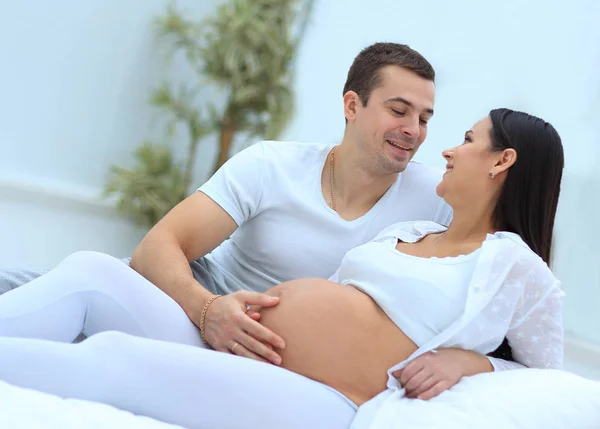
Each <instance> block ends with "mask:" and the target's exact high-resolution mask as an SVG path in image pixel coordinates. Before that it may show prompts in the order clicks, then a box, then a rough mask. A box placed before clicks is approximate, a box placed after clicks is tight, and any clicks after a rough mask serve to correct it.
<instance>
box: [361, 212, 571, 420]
mask: <svg viewBox="0 0 600 429" xmlns="http://www.w3.org/2000/svg"><path fill="white" fill-rule="evenodd" d="M444 230H445V227H443V226H440V225H438V224H435V223H433V222H402V223H398V224H394V225H392V226H390V227H388V228H386V229H385V230H384V231H382V232H381V233H380V234H379V235H378V236H377V237H376V238H375V239H374V240H377V241H385V240H397V239H400V240H402V241H404V242H415V241H418V240H420V239H421V238H423V237H424V236H425V235H427V234H431V233H436V232H441V231H444ZM563 297H564V292H563V291H562V290H561V288H560V282H559V281H558V280H557V279H556V278H555V277H554V275H553V273H552V272H551V271H550V269H549V268H548V266H547V265H546V263H545V262H544V261H543V260H542V259H541V258H540V257H539V256H538V255H536V254H535V253H534V252H533V251H532V250H531V249H530V248H529V247H528V246H527V245H526V244H525V243H524V242H523V240H522V239H521V238H520V237H519V236H518V235H516V234H513V233H508V232H498V233H495V234H488V236H487V238H486V240H485V241H484V243H483V244H482V247H481V252H480V255H479V259H478V261H477V265H476V267H475V271H474V273H473V276H472V278H471V282H470V284H469V287H468V293H467V301H466V304H465V310H464V312H463V313H462V314H461V315H460V316H459V318H458V319H457V320H455V321H454V322H453V323H452V324H451V325H450V326H448V328H447V329H445V330H444V331H443V332H441V333H440V334H439V335H437V336H436V337H434V338H432V339H431V340H430V341H428V342H427V343H425V344H424V345H423V346H421V347H420V348H419V349H418V350H417V351H415V352H414V353H413V354H412V355H411V356H409V357H408V358H407V359H406V360H404V361H403V362H400V363H398V364H397V365H395V366H394V367H392V368H390V369H389V371H388V375H389V378H388V383H387V387H388V389H387V390H385V391H384V392H382V393H380V394H379V395H377V396H376V397H375V398H373V399H371V400H370V401H368V402H366V403H365V404H363V405H362V406H361V407H360V408H359V410H358V413H357V416H356V419H355V420H354V423H353V424H352V426H351V428H352V429H363V428H371V429H383V428H386V429H387V428H393V427H395V426H394V425H395V423H394V422H396V423H397V424H398V428H400V427H402V416H401V409H402V407H401V406H398V405H399V404H400V403H401V402H402V401H409V400H410V399H408V398H405V397H404V393H405V392H404V389H403V388H402V386H400V384H399V382H398V380H396V379H395V378H394V377H393V376H392V375H391V373H392V372H393V371H395V370H397V369H400V368H403V367H405V366H406V365H407V364H408V363H409V362H410V361H412V360H413V359H415V358H416V357H418V356H420V355H422V354H423V353H426V352H428V351H431V350H435V349H438V348H448V347H456V348H462V349H465V350H473V351H476V352H478V353H481V354H484V355H485V354H487V353H490V352H492V351H493V350H495V349H496V348H497V347H498V346H499V345H500V344H501V343H502V341H503V339H504V338H505V337H506V338H507V339H508V341H509V344H510V346H511V348H512V352H513V357H514V359H515V360H516V361H518V362H520V363H521V364H523V365H525V366H527V367H530V368H555V369H561V368H562V365H563V323H562V302H563Z"/></svg>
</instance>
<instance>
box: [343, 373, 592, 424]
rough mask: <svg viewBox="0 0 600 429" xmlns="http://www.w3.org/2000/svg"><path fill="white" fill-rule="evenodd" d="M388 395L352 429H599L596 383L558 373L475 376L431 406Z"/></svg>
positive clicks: (361, 415) (394, 393) (366, 410)
mask: <svg viewBox="0 0 600 429" xmlns="http://www.w3.org/2000/svg"><path fill="white" fill-rule="evenodd" d="M387 395H389V396H388V397H387V398H382V402H384V405H383V406H382V407H380V406H378V405H379V404H375V403H374V404H369V403H367V404H368V405H367V404H365V405H363V407H365V408H364V409H363V413H359V415H358V416H357V418H356V419H355V421H354V424H353V425H352V428H353V429H355V428H356V429H358V428H360V429H363V428H369V429H423V428H444V429H600V382H598V381H592V380H588V379H585V378H583V377H580V376H578V375H575V374H571V373H568V372H565V371H559V370H543V369H518V370H513V371H503V372H498V373H485V374H479V375H476V376H473V377H467V378H463V379H462V380H461V381H460V382H459V383H458V384H457V385H455V386H454V387H453V388H451V389H450V390H447V391H446V392H444V393H442V394H441V395H439V396H437V397H435V398H433V399H431V400H429V401H420V400H415V399H408V398H406V397H405V396H404V389H400V390H395V391H393V390H389V391H388V392H387ZM384 396H385V395H384ZM383 399H387V400H385V401H384V400H383ZM369 408H371V409H369ZM370 413H374V414H376V418H375V419H373V416H369V415H368V414H370Z"/></svg>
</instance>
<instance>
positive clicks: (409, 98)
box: [344, 66, 435, 174]
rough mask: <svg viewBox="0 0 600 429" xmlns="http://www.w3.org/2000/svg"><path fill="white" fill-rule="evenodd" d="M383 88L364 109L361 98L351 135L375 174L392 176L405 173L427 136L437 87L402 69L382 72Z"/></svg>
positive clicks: (350, 121)
mask: <svg viewBox="0 0 600 429" xmlns="http://www.w3.org/2000/svg"><path fill="white" fill-rule="evenodd" d="M379 77H380V85H379V87H377V88H375V89H374V90H373V91H372V92H371V95H370V97H369V100H368V103H367V105H366V106H363V105H362V103H361V102H360V100H359V98H358V96H357V95H356V94H355V93H352V94H354V95H355V96H356V103H355V105H354V110H353V111H351V112H350V114H349V109H348V107H349V104H348V101H349V100H350V97H351V96H352V94H349V95H347V96H346V97H345V98H344V101H345V105H346V117H347V119H348V126H349V127H351V128H349V131H350V132H351V133H352V135H353V140H354V141H355V143H356V144H357V145H358V148H359V150H360V151H361V152H362V154H363V158H364V159H365V161H367V160H369V161H368V162H369V164H370V168H371V169H372V170H373V172H374V173H378V174H393V173H399V172H402V171H404V170H405V169H406V166H407V165H408V162H409V161H410V160H411V159H412V157H413V156H414V155H415V153H416V152H417V150H418V149H419V147H420V146H421V143H423V141H424V140H425V137H426V136H427V121H429V119H430V118H431V116H432V115H433V104H434V92H435V91H434V83H433V82H432V81H430V80H427V79H425V78H422V77H421V76H419V75H417V74H416V73H414V72H412V71H410V70H407V69H405V68H402V67H399V66H386V67H383V68H381V69H380V70H379Z"/></svg>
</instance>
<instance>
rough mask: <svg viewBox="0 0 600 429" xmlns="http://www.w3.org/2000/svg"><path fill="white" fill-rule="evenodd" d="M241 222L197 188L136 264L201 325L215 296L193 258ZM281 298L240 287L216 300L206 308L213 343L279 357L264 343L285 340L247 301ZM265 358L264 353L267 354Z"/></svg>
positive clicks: (142, 248)
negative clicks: (196, 271) (197, 272)
mask: <svg viewBox="0 0 600 429" xmlns="http://www.w3.org/2000/svg"><path fill="white" fill-rule="evenodd" d="M236 228H237V224H236V223H235V221H234V220H233V218H232V217H231V216H230V215H229V214H228V213H227V212H226V211H225V210H223V209H222V208H221V207H220V206H219V205H218V204H217V203H215V202H214V201H213V200H212V199H211V198H209V197H208V196H206V195H205V194H204V193H202V192H196V193H194V194H193V195H191V196H190V197H188V198H186V199H185V200H184V201H182V202H181V203H179V204H178V205H177V206H176V207H174V208H173V209H172V210H171V211H170V212H169V213H168V214H167V215H166V216H165V217H164V218H163V219H162V220H161V221H159V222H158V223H157V224H156V225H155V226H154V228H152V229H151V230H150V231H149V232H148V234H147V235H146V237H144V239H143V240H142V242H141V243H140V245H139V246H138V247H137V248H136V249H135V251H134V254H133V258H132V260H131V264H130V265H131V267H132V268H133V269H134V270H136V271H137V272H138V273H140V274H141V275H142V276H144V277H145V278H146V279H148V280H149V281H150V282H152V283H154V284H155V285H156V286H158V287H159V288H160V289H162V290H163V291H164V292H165V293H166V294H167V295H169V296H170V297H171V298H173V300H175V301H176V302H177V303H178V304H179V305H180V306H181V308H183V310H184V311H185V313H186V314H187V315H188V317H189V318H190V320H192V322H194V323H195V324H196V325H199V322H200V313H201V312H202V309H203V307H204V305H205V304H206V302H207V301H208V300H209V299H210V298H211V297H212V296H213V295H212V294H211V293H210V292H209V291H208V290H206V289H204V287H200V286H201V285H199V284H198V282H196V280H195V279H194V277H193V274H192V271H191V269H190V266H189V262H190V261H193V260H196V259H198V258H200V257H202V256H204V255H206V254H207V253H209V252H210V251H212V250H213V249H214V248H215V247H217V246H218V245H220V244H221V243H222V242H223V241H225V239H227V238H228V237H229V236H230V235H231V234H232V233H233V232H234V231H235V230H236ZM277 302H278V299H277V298H274V297H269V296H267V295H265V294H258V293H251V292H237V293H235V294H231V295H229V296H227V297H223V298H220V299H218V300H216V301H214V302H213V303H212V304H211V306H210V307H209V311H208V312H207V313H206V320H205V331H206V337H207V341H208V343H209V344H210V345H211V346H212V347H213V348H215V349H216V350H219V351H224V352H228V351H230V350H231V349H232V348H233V346H234V345H235V343H239V344H240V346H239V347H236V350H235V351H236V354H240V355H243V356H246V357H250V358H254V359H259V360H264V359H267V360H269V361H271V362H274V363H279V362H280V359H279V356H278V355H277V354H276V353H275V352H274V351H273V350H272V349H271V348H270V347H268V346H267V345H265V343H268V344H271V345H272V346H275V347H279V348H283V347H284V346H285V344H284V342H283V340H282V339H281V338H280V337H278V336H276V335H275V334H274V333H272V332H271V331H269V330H268V329H266V328H265V327H263V326H262V325H260V324H259V323H257V322H256V321H254V320H252V318H250V317H249V316H247V315H246V313H245V310H246V305H250V304H252V305H260V306H262V307H270V306H273V305H276V304H277ZM263 358H264V359H263Z"/></svg>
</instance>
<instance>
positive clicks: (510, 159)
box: [492, 148, 517, 175]
mask: <svg viewBox="0 0 600 429" xmlns="http://www.w3.org/2000/svg"><path fill="white" fill-rule="evenodd" d="M515 162H517V151H516V150H514V149H512V148H510V149H504V150H503V151H502V155H501V156H500V158H499V159H498V162H496V165H495V166H494V168H493V169H492V171H493V172H494V174H496V175H497V174H499V173H502V172H503V171H506V170H508V169H509V168H510V167H512V166H513V165H514V163H515Z"/></svg>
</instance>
